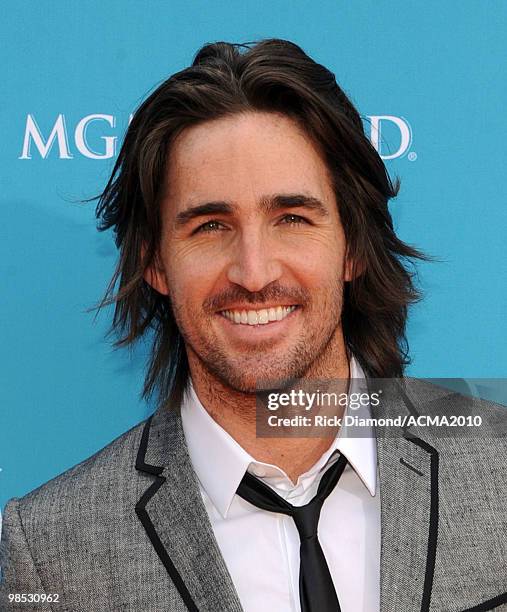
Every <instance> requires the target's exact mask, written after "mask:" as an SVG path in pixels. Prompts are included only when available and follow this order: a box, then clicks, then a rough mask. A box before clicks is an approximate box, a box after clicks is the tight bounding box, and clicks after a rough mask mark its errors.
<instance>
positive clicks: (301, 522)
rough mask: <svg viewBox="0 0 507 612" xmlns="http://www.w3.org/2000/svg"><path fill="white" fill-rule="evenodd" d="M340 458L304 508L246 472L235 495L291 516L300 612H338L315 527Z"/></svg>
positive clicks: (339, 470) (342, 460) (340, 465)
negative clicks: (296, 537)
mask: <svg viewBox="0 0 507 612" xmlns="http://www.w3.org/2000/svg"><path fill="white" fill-rule="evenodd" d="M346 464H347V459H346V457H345V456H344V455H340V458H339V459H338V461H336V463H334V464H333V465H332V466H331V467H330V468H329V469H328V470H327V471H326V473H325V474H324V475H323V476H322V478H321V481H320V483H319V488H318V490H317V494H316V495H315V497H314V498H313V499H312V500H311V501H310V502H308V503H307V504H305V505H304V506H292V505H291V504H289V503H288V502H286V501H285V500H284V499H283V498H282V497H280V496H279V495H277V494H276V493H275V492H274V491H273V489H271V488H270V487H268V486H267V485H266V484H264V483H263V482H262V481H261V480H258V479H257V478H255V476H252V475H251V474H249V473H248V472H246V473H245V475H244V476H243V480H242V481H241V482H240V484H239V487H238V491H237V492H238V495H239V496H240V497H242V498H243V499H246V501H248V502H250V503H251V504H253V505H254V506H257V507H258V508H262V509H263V510H268V511H269V512H279V513H281V514H288V515H289V516H292V518H293V519H294V522H295V523H296V527H297V530H298V532H299V539H300V542H301V544H300V548H299V557H300V566H299V600H300V603H301V611H302V612H340V604H339V603H338V597H337V595H336V591H335V589H334V585H333V580H332V578H331V574H330V573H329V568H328V566H327V562H326V558H325V557H324V553H323V552H322V548H321V546H320V543H319V540H318V537H317V525H318V523H319V516H320V510H321V508H322V504H323V503H324V501H325V499H326V497H327V496H328V495H329V494H330V493H331V491H332V490H333V489H334V487H335V486H336V483H337V482H338V480H339V479H340V476H341V475H342V473H343V470H344V469H345V466H346Z"/></svg>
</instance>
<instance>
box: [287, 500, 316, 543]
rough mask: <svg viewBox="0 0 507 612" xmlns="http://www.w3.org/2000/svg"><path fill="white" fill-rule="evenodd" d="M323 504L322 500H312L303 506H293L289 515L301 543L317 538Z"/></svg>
mask: <svg viewBox="0 0 507 612" xmlns="http://www.w3.org/2000/svg"><path fill="white" fill-rule="evenodd" d="M323 503H324V500H323V499H318V498H314V499H313V500H312V501H311V502H310V503H309V504H306V505H305V506H293V510H292V513H291V514H292V518H293V519H294V523H295V524H296V527H297V530H298V532H299V538H300V540H301V541H303V540H308V539H310V538H315V537H317V527H318V524H319V517H320V511H321V509H322V504H323Z"/></svg>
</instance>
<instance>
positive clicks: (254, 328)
mask: <svg viewBox="0 0 507 612" xmlns="http://www.w3.org/2000/svg"><path fill="white" fill-rule="evenodd" d="M276 306H282V304H276ZM287 306H296V308H295V309H294V310H293V311H292V312H290V313H289V314H288V315H287V316H286V317H285V318H284V319H282V320H281V321H269V323H265V324H263V325H260V324H259V325H244V324H241V323H233V322H232V321H230V320H229V319H227V318H226V317H224V316H223V315H222V314H220V312H222V311H218V312H217V313H216V317H217V319H218V322H219V325H221V326H223V327H222V329H224V331H225V333H226V334H227V336H228V337H229V338H230V339H231V340H238V341H240V342H258V341H260V340H270V339H276V338H277V337H280V338H282V337H283V336H284V335H286V334H287V332H288V331H289V329H290V327H291V326H292V325H293V323H294V322H295V320H296V318H297V317H298V316H299V312H300V310H301V308H300V307H299V305H297V304H287ZM274 307H275V305H273V306H263V308H274ZM263 308H249V309H247V308H241V307H232V306H230V307H229V308H226V309H224V310H262V309H263Z"/></svg>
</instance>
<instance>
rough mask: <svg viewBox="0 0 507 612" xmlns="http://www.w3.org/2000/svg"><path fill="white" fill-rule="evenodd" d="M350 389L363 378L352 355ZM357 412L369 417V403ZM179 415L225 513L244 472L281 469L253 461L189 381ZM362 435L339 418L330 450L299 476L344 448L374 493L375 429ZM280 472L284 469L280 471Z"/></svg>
mask: <svg viewBox="0 0 507 612" xmlns="http://www.w3.org/2000/svg"><path fill="white" fill-rule="evenodd" d="M350 377H351V389H350V391H351V392H353V391H354V390H355V388H356V387H357V385H360V384H362V383H361V379H362V380H363V381H364V379H365V376H364V373H363V371H362V369H361V367H360V366H359V364H358V363H357V361H356V360H355V359H354V357H352V358H351V361H350ZM357 416H360V417H364V416H366V417H369V416H370V409H369V406H364V407H362V408H361V413H360V414H357ZM181 420H182V425H183V431H184V433H185V440H186V442H187V447H188V452H189V456H190V460H191V462H192V465H193V468H194V470H195V473H196V475H197V478H198V479H199V481H200V483H201V486H202V487H203V489H204V490H205V491H206V493H207V495H208V496H209V498H210V499H211V501H212V502H213V504H214V506H215V508H216V509H217V510H218V512H220V514H221V515H222V516H223V517H224V518H225V517H226V516H227V512H228V510H229V507H230V505H231V503H232V500H233V498H234V495H235V494H236V491H237V489H238V486H239V483H240V482H241V480H242V478H243V476H244V474H245V472H246V471H247V470H248V471H249V472H252V473H254V474H255V475H257V476H259V477H261V478H262V477H265V478H266V480H267V481H268V482H269V480H270V478H272V477H276V475H277V474H280V473H281V470H280V468H278V467H276V466H274V465H271V464H268V463H263V462H260V461H256V460H255V459H254V458H253V457H252V456H251V455H250V454H249V453H247V452H246V450H245V449H244V448H243V447H242V446H240V445H239V444H238V443H237V442H236V440H235V439H234V438H233V437H232V436H231V435H230V434H228V433H227V432H226V431H225V429H223V428H222V427H221V426H220V425H219V424H218V423H217V422H216V421H215V420H214V419H213V418H212V417H211V416H210V415H209V413H208V411H207V410H206V409H205V408H204V406H203V405H202V404H201V402H200V401H199V398H198V397H197V394H196V392H195V390H194V387H193V385H192V383H191V382H190V385H189V388H188V390H187V391H186V393H185V396H184V399H183V402H182V405H181ZM363 431H364V434H363V435H362V437H351V436H350V435H348V433H350V427H348V426H347V424H346V423H345V424H343V425H342V427H341V428H340V431H339V432H338V435H337V436H336V438H335V439H334V440H333V442H332V444H331V446H330V447H329V448H328V450H327V451H326V452H325V453H324V454H323V455H322V456H321V457H320V459H319V460H318V461H317V462H316V463H315V464H314V465H313V466H312V467H311V468H310V469H309V470H308V471H307V472H306V473H305V474H302V475H301V476H300V478H299V480H298V482H299V481H300V480H302V479H305V478H308V477H311V476H312V475H313V474H315V472H317V471H320V470H321V469H322V468H323V467H324V466H325V465H326V464H327V462H328V461H329V459H330V457H331V455H333V453H334V452H335V451H337V450H338V451H340V452H341V453H343V454H344V455H345V456H346V457H347V460H348V462H349V464H350V465H351V466H352V468H353V469H354V470H355V472H356V473H357V475H358V476H359V478H360V479H361V481H362V482H363V483H364V485H365V486H366V488H367V489H368V491H369V492H370V494H371V495H372V496H373V495H375V492H376V487H377V447H376V441H375V437H374V434H373V430H372V429H371V428H370V429H369V431H366V430H364V429H363ZM282 473H283V472H282Z"/></svg>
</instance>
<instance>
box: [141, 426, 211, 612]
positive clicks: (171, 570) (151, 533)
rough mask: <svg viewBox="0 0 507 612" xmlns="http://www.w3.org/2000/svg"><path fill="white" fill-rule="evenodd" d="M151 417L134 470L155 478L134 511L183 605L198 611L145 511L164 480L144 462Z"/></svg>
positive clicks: (156, 467) (157, 468)
mask: <svg viewBox="0 0 507 612" xmlns="http://www.w3.org/2000/svg"><path fill="white" fill-rule="evenodd" d="M152 418H153V417H150V418H149V419H148V420H147V421H146V425H145V426H144V429H143V434H142V436H141V443H140V445H139V451H138V453H137V458H136V470H138V471H141V472H147V473H148V474H151V475H153V476H155V477H156V480H155V482H154V483H153V484H152V485H150V487H149V488H148V489H147V490H146V491H145V493H144V495H143V496H142V497H141V499H140V500H139V501H138V503H137V504H136V507H135V511H136V514H137V516H138V517H139V520H140V521H141V523H142V525H143V527H144V529H145V530H146V533H147V535H148V537H149V538H150V541H151V543H152V545H153V548H154V549H155V551H156V553H157V555H158V556H159V558H160V560H161V561H162V563H163V564H164V567H165V568H166V570H167V573H168V574H169V576H170V577H171V580H172V581H173V583H174V585H175V587H176V588H177V589H178V592H179V594H180V595H181V598H182V599H183V601H184V603H185V605H186V606H187V608H188V609H189V611H190V612H199V610H198V608H197V606H196V605H195V602H194V600H193V599H192V597H191V595H190V593H189V592H188V589H187V587H186V586H185V583H184V582H183V579H182V578H181V576H180V574H179V572H178V570H177V569H176V568H175V567H174V564H173V562H172V561H171V558H170V557H169V555H168V554H167V550H166V549H165V547H164V545H163V544H162V542H161V540H160V538H159V537H158V534H157V531H156V529H155V527H154V525H153V523H152V522H151V520H150V517H149V515H148V513H147V511H146V504H147V503H148V502H149V501H150V499H151V498H152V497H153V496H154V495H155V493H156V492H157V491H158V489H159V488H160V487H161V486H162V485H163V484H164V482H165V480H166V479H165V477H164V476H160V474H161V473H162V472H163V471H164V468H163V467H160V466H155V465H149V464H147V463H146V462H145V457H146V450H147V448H148V440H149V437H150V425H151V420H152Z"/></svg>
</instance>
